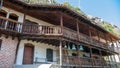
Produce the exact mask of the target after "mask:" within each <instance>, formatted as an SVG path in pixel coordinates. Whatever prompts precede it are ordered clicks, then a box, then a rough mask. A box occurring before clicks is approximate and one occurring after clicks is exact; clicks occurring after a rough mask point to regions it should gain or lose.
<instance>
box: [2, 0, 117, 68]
mask: <svg viewBox="0 0 120 68" xmlns="http://www.w3.org/2000/svg"><path fill="white" fill-rule="evenodd" d="M118 40H119V38H118V37H116V36H114V35H113V34H111V33H110V32H108V31H106V30H105V29H103V28H102V27H100V26H98V25H96V24H93V23H92V22H91V21H90V20H89V19H87V18H86V17H84V16H82V15H81V14H80V13H78V12H76V11H74V10H71V9H69V8H67V7H66V6H63V5H60V4H59V5H57V4H48V3H44V4H41V3H40V4H38V3H37V4H36V3H34V4H30V3H26V2H23V1H22V0H4V2H3V7H2V9H0V68H12V67H13V68H43V67H45V66H47V67H48V68H117V65H116V60H115V57H114V55H117V54H118V52H117V45H116V46H115V45H114V44H113V42H117V41H118ZM118 57H119V56H118Z"/></svg>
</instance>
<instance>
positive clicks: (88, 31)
mask: <svg viewBox="0 0 120 68" xmlns="http://www.w3.org/2000/svg"><path fill="white" fill-rule="evenodd" d="M88 32H89V36H90V43H91V44H92V38H91V31H90V27H89V26H88Z"/></svg>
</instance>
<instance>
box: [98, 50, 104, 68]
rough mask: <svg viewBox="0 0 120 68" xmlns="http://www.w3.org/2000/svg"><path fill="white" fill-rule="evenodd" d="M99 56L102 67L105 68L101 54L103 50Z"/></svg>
mask: <svg viewBox="0 0 120 68" xmlns="http://www.w3.org/2000/svg"><path fill="white" fill-rule="evenodd" d="M99 54H100V60H101V65H102V67H103V68H104V62H103V60H102V52H101V50H99Z"/></svg>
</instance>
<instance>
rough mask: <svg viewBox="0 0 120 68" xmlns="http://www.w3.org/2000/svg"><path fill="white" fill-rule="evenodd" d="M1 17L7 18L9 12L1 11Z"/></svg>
mask: <svg viewBox="0 0 120 68" xmlns="http://www.w3.org/2000/svg"><path fill="white" fill-rule="evenodd" d="M0 16H2V17H6V16H7V12H6V11H5V10H2V9H1V10H0Z"/></svg>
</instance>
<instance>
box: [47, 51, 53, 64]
mask: <svg viewBox="0 0 120 68" xmlns="http://www.w3.org/2000/svg"><path fill="white" fill-rule="evenodd" d="M46 58H47V61H49V62H53V50H52V49H47V51H46Z"/></svg>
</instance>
